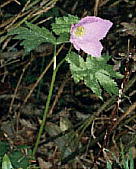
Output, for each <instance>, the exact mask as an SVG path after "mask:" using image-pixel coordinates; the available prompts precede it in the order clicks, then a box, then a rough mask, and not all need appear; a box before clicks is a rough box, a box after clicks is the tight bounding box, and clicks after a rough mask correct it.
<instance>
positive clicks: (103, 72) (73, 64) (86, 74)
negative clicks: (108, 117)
mask: <svg viewBox="0 0 136 169" xmlns="http://www.w3.org/2000/svg"><path fill="white" fill-rule="evenodd" d="M109 58H110V56H103V57H101V58H94V57H91V56H89V55H88V56H87V58H86V61H85V60H84V59H83V58H82V57H81V56H80V55H78V54H76V53H74V52H70V53H69V54H68V55H67V58H66V60H67V62H68V63H69V64H70V69H71V73H72V77H73V78H74V81H75V82H76V83H78V82H79V81H81V80H83V81H84V83H85V85H86V86H87V87H89V88H90V89H91V90H92V91H93V92H94V93H95V94H96V95H97V96H98V97H100V98H101V99H102V96H101V94H102V88H103V89H104V90H105V91H107V92H108V93H109V94H110V95H112V94H115V95H118V86H117V83H116V82H115V81H114V79H113V78H122V75H121V74H120V73H118V72H115V71H113V66H112V65H109V64H107V61H108V60H109Z"/></svg>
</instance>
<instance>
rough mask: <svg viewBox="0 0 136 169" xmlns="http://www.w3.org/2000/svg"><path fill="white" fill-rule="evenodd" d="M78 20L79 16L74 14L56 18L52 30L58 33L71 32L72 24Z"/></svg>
mask: <svg viewBox="0 0 136 169" xmlns="http://www.w3.org/2000/svg"><path fill="white" fill-rule="evenodd" d="M78 21H79V18H78V17H76V16H73V15H68V16H64V17H59V18H55V23H53V24H52V30H53V32H54V33H56V35H60V34H61V33H70V27H71V24H76V23H78Z"/></svg>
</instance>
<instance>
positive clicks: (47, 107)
mask: <svg viewBox="0 0 136 169" xmlns="http://www.w3.org/2000/svg"><path fill="white" fill-rule="evenodd" d="M64 61H65V58H64V59H63V60H62V61H61V62H60V63H59V64H58V65H57V67H56V68H55V70H54V71H53V75H52V80H51V85H50V90H49V94H48V97H47V102H46V105H45V110H44V114H43V119H42V123H41V126H40V129H39V132H38V136H37V139H36V143H35V145H34V149H33V153H32V155H33V157H34V156H35V153H36V151H37V149H38V145H39V142H40V138H41V135H42V133H43V129H44V126H45V123H46V119H47V114H48V110H49V105H50V101H51V96H52V92H53V87H54V82H55V79H56V74H57V71H58V69H59V67H60V66H61V65H62V63H63V62H64Z"/></svg>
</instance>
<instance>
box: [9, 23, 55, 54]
mask: <svg viewBox="0 0 136 169" xmlns="http://www.w3.org/2000/svg"><path fill="white" fill-rule="evenodd" d="M26 25H27V27H28V28H26V27H19V28H16V29H14V30H12V31H11V32H9V33H8V34H9V35H16V36H15V37H14V39H19V40H23V41H22V42H21V45H22V46H24V48H25V50H26V52H30V51H31V50H33V49H35V48H36V47H37V46H39V45H40V44H41V43H44V42H49V43H53V44H56V38H55V37H54V36H53V34H52V33H51V32H50V31H49V30H48V29H46V28H45V27H43V28H40V27H39V26H37V25H34V24H31V23H29V22H26Z"/></svg>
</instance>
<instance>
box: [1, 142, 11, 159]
mask: <svg viewBox="0 0 136 169" xmlns="http://www.w3.org/2000/svg"><path fill="white" fill-rule="evenodd" d="M9 149H10V146H9V144H8V143H7V142H3V141H0V157H2V156H4V154H5V153H7V152H8V151H9Z"/></svg>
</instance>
